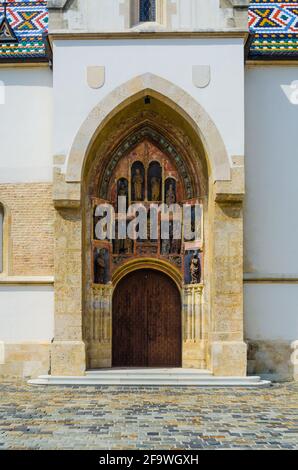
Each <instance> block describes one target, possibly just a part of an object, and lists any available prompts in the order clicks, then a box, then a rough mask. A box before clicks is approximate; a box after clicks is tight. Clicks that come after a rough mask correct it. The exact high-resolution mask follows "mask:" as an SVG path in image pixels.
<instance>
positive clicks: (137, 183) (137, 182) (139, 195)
mask: <svg viewBox="0 0 298 470" xmlns="http://www.w3.org/2000/svg"><path fill="white" fill-rule="evenodd" d="M132 183H133V188H134V198H135V201H141V200H142V199H143V183H144V178H143V176H142V174H141V170H140V169H139V168H136V173H135V175H134V177H133V180H132Z"/></svg>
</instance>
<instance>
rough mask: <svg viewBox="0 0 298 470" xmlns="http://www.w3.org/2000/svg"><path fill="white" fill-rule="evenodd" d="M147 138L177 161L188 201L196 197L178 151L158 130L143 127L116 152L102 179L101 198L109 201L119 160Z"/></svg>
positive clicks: (129, 137)
mask: <svg viewBox="0 0 298 470" xmlns="http://www.w3.org/2000/svg"><path fill="white" fill-rule="evenodd" d="M146 138H148V139H149V140H151V141H152V142H153V143H155V144H157V145H158V147H160V148H161V149H162V150H164V151H165V152H166V153H167V154H168V155H169V156H170V157H171V158H172V159H173V160H174V161H175V164H176V166H177V168H178V170H179V172H180V174H181V176H182V177H183V180H184V183H185V192H186V197H187V199H191V198H193V197H194V196H195V195H194V194H193V187H192V181H191V178H190V175H189V172H188V169H187V167H186V165H185V162H184V160H183V158H181V156H180V155H179V153H178V152H177V150H176V149H175V148H174V146H173V145H172V144H171V143H170V142H169V141H168V140H167V138H166V137H165V136H163V135H162V134H160V133H159V132H158V131H157V130H155V129H153V128H152V127H150V126H145V127H141V128H140V129H139V130H138V131H136V132H134V133H133V134H132V135H130V136H128V138H127V139H125V140H124V141H122V143H121V146H120V147H118V148H117V149H116V150H115V151H114V153H113V154H112V156H111V158H110V161H109V163H108V165H107V167H106V169H105V172H104V175H103V178H102V179H101V184H100V194H99V196H100V198H102V199H107V191H108V185H109V182H110V178H111V174H112V173H113V171H114V169H115V167H116V166H117V164H118V162H119V160H120V159H121V158H123V157H124V155H125V154H126V153H127V150H128V149H131V148H132V147H134V146H136V145H137V144H139V143H140V142H142V141H143V140H144V139H146Z"/></svg>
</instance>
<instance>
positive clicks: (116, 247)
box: [113, 222, 134, 255]
mask: <svg viewBox="0 0 298 470" xmlns="http://www.w3.org/2000/svg"><path fill="white" fill-rule="evenodd" d="M127 223H128V222H126V224H127ZM133 251H134V241H133V240H131V239H130V238H119V237H118V222H117V223H116V237H115V240H113V254H115V255H121V254H122V255H130V254H133Z"/></svg>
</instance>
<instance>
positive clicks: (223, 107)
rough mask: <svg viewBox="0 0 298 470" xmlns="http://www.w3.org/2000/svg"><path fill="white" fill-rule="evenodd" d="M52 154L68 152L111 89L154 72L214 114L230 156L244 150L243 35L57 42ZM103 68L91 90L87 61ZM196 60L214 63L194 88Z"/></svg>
mask: <svg viewBox="0 0 298 470" xmlns="http://www.w3.org/2000/svg"><path fill="white" fill-rule="evenodd" d="M54 61H55V67H54V126H55V127H54V154H56V155H68V154H69V151H70V147H71V145H72V143H73V141H74V138H75V135H76V133H77V132H78V130H79V128H80V126H81V124H82V123H83V122H84V120H85V119H86V118H87V116H88V114H89V113H90V111H91V110H92V109H93V107H94V106H95V105H97V104H98V103H99V102H100V101H101V100H102V99H103V98H104V97H105V96H106V95H107V94H108V93H110V92H111V91H113V90H114V89H115V88H117V87H118V86H119V85H121V84H123V83H125V82H127V81H128V80H130V79H132V78H134V77H137V76H139V75H142V74H144V73H147V72H150V73H152V74H155V75H157V76H160V77H162V78H165V79H167V80H169V81H170V82H172V83H174V84H175V85H176V86H178V87H181V88H182V89H184V90H186V91H187V92H188V93H189V94H191V95H192V96H193V97H194V98H195V99H196V100H197V101H198V102H199V103H200V104H201V105H202V106H203V107H204V108H205V110H206V111H207V113H209V114H210V116H211V118H212V119H213V120H214V122H215V124H216V126H217V127H218V129H219V131H220V133H221V135H222V137H223V140H224V142H225V145H226V147H227V150H228V152H229V154H230V156H233V155H243V153H244V66H243V40H242V39H241V38H233V39H228V38H225V39H169V40H167V39H160V40H151V39H150V40H139V39H137V40H135V39H132V40H129V39H127V40H121V41H119V40H94V41H88V40H77V41H71V42H70V41H65V40H59V41H54ZM92 65H101V66H104V67H105V75H106V81H105V84H104V86H103V87H102V88H99V89H96V90H94V89H91V88H90V87H88V84H87V80H86V69H87V67H88V66H92ZM193 65H210V68H211V81H210V84H209V86H207V87H206V88H196V87H195V86H194V84H193V81H192V68H193Z"/></svg>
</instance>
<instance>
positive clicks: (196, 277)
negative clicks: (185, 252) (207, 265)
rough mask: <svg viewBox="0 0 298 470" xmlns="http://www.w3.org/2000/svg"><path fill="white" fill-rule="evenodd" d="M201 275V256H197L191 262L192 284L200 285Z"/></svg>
mask: <svg viewBox="0 0 298 470" xmlns="http://www.w3.org/2000/svg"><path fill="white" fill-rule="evenodd" d="M201 274H202V273H201V260H200V257H199V255H198V254H195V255H194V256H193V257H192V260H191V262H190V276H191V284H200V282H201Z"/></svg>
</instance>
